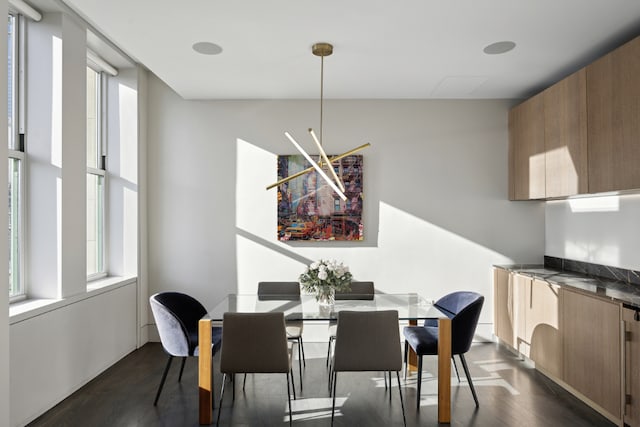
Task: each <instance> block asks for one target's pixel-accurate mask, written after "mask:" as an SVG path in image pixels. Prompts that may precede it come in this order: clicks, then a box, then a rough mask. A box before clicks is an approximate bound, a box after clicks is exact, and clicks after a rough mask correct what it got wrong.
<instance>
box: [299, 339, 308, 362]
mask: <svg viewBox="0 0 640 427" xmlns="http://www.w3.org/2000/svg"><path fill="white" fill-rule="evenodd" d="M298 340H299V341H300V349H301V350H302V364H303V365H304V367H305V368H306V367H307V359H306V358H305V357H304V342H303V341H302V335H300V338H298Z"/></svg>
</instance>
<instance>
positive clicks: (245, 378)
mask: <svg viewBox="0 0 640 427" xmlns="http://www.w3.org/2000/svg"><path fill="white" fill-rule="evenodd" d="M246 384H247V374H246V372H245V374H244V379H243V380H242V392H243V393H244V386H245V385H246Z"/></svg>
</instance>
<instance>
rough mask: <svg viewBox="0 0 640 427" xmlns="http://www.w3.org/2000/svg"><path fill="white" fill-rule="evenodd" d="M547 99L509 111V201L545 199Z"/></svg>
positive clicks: (535, 100) (539, 98) (541, 95)
mask: <svg viewBox="0 0 640 427" xmlns="http://www.w3.org/2000/svg"><path fill="white" fill-rule="evenodd" d="M544 133H545V131H544V97H543V94H542V93H540V94H538V95H536V96H534V97H532V98H529V99H528V100H526V101H525V102H523V103H522V104H520V105H517V106H515V107H513V108H512V109H511V110H510V111H509V199H510V200H529V199H543V198H544V197H545V154H544V150H545V147H544Z"/></svg>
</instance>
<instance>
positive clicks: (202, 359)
mask: <svg viewBox="0 0 640 427" xmlns="http://www.w3.org/2000/svg"><path fill="white" fill-rule="evenodd" d="M198 350H199V355H198V387H199V397H200V402H199V406H200V408H199V413H200V424H211V423H212V422H213V413H212V411H211V399H212V396H213V389H212V383H211V357H212V355H211V320H207V319H201V320H200V322H199V323H198Z"/></svg>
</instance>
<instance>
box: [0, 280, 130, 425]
mask: <svg viewBox="0 0 640 427" xmlns="http://www.w3.org/2000/svg"><path fill="white" fill-rule="evenodd" d="M136 293H137V290H136V283H135V281H133V282H131V283H129V284H127V285H125V286H122V287H119V288H117V289H113V290H110V291H108V292H104V293H101V292H95V294H94V295H93V296H91V297H89V298H84V299H78V300H77V301H73V300H70V301H68V303H66V304H65V305H63V306H62V307H60V308H57V309H55V310H52V311H47V312H44V313H43V314H41V315H39V316H35V317H29V318H27V319H25V320H22V321H21V320H18V321H15V322H14V323H12V324H11V328H10V331H11V332H10V340H11V347H10V353H11V383H10V386H11V393H10V399H9V401H10V404H11V422H10V424H9V423H7V424H2V425H11V426H22V425H26V424H27V423H29V422H31V421H33V420H34V419H35V418H36V417H38V416H39V415H41V414H42V413H44V412H45V411H46V410H48V409H50V408H51V407H53V406H54V405H55V404H57V403H58V402H60V401H62V400H63V399H64V398H65V397H67V396H68V395H70V394H71V393H73V392H74V391H76V390H77V389H78V388H80V387H82V386H83V385H84V384H86V383H87V382H89V381H90V380H92V379H93V378H94V377H95V376H97V375H98V374H99V373H101V372H102V371H103V370H105V369H106V368H108V367H109V366H111V365H112V364H114V363H115V362H117V361H118V360H120V359H121V358H122V357H123V356H125V355H126V354H128V353H130V352H131V351H133V350H135V348H136V339H137V336H136V331H137V328H136V324H137V319H136V313H137V311H136V303H137V299H136Z"/></svg>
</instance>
